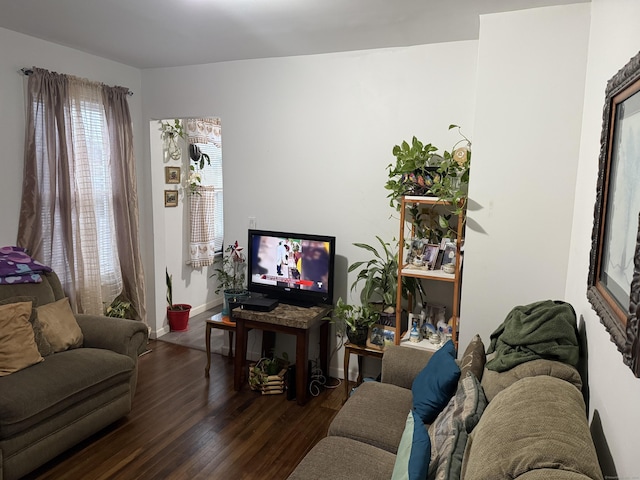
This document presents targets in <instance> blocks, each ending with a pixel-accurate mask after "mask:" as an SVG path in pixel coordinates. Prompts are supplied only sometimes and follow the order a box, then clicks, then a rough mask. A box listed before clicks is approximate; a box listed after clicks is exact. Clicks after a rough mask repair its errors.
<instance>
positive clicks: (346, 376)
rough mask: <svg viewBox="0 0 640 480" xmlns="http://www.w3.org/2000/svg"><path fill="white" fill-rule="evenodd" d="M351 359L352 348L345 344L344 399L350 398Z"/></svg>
mask: <svg viewBox="0 0 640 480" xmlns="http://www.w3.org/2000/svg"><path fill="white" fill-rule="evenodd" d="M349 360H351V349H350V348H349V346H348V345H345V346H344V370H343V371H344V401H345V402H346V401H347V400H348V399H349Z"/></svg>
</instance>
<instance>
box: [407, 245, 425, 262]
mask: <svg viewBox="0 0 640 480" xmlns="http://www.w3.org/2000/svg"><path fill="white" fill-rule="evenodd" d="M426 245H427V241H426V240H425V239H424V238H412V239H411V240H410V241H409V245H408V246H409V248H408V253H407V264H410V265H413V266H415V267H422V266H424V248H425V246H426Z"/></svg>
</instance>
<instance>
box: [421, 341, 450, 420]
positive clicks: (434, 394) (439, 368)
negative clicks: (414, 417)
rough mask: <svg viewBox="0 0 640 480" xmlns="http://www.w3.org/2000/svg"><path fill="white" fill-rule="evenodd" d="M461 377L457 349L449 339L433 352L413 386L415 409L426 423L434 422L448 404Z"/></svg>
mask: <svg viewBox="0 0 640 480" xmlns="http://www.w3.org/2000/svg"><path fill="white" fill-rule="evenodd" d="M459 379H460V367H458V364H457V363H456V349H455V347H454V345H453V342H452V341H451V340H449V341H448V342H447V343H445V344H444V345H443V346H442V347H441V348H440V349H439V350H438V351H437V352H436V353H434V354H433V356H432V357H431V359H430V360H429V362H428V363H427V365H426V366H425V367H424V368H423V369H422V371H421V372H420V373H419V374H418V375H417V376H416V378H415V380H414V381H413V385H412V386H411V392H412V393H413V409H414V410H415V412H416V413H417V414H418V416H419V417H420V418H421V419H422V421H423V422H424V423H427V424H430V423H431V422H433V421H434V420H435V419H436V417H437V416H438V414H439V413H440V412H441V411H442V409H443V408H444V407H446V406H447V402H449V400H450V399H451V397H452V396H453V394H454V393H455V391H456V386H457V384H458V380H459Z"/></svg>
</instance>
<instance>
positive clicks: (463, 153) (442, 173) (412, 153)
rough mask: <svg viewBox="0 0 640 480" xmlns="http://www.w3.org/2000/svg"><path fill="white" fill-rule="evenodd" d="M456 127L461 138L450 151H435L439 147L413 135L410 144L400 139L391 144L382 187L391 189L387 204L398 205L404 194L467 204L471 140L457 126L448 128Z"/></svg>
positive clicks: (456, 203)
mask: <svg viewBox="0 0 640 480" xmlns="http://www.w3.org/2000/svg"><path fill="white" fill-rule="evenodd" d="M453 128H457V129H458V134H459V135H460V136H461V137H462V138H461V139H460V140H458V141H457V142H456V143H455V145H454V146H453V148H452V149H451V151H450V152H449V151H446V150H445V151H444V152H443V154H442V155H439V154H438V153H437V151H438V148H437V147H435V146H434V145H432V144H431V143H428V144H424V143H423V142H421V141H420V140H418V139H417V138H416V137H415V136H414V137H413V138H412V141H411V144H409V143H408V142H406V141H403V142H402V143H401V144H400V145H395V146H394V147H393V150H392V153H393V155H394V156H395V157H396V161H395V163H390V164H389V165H388V166H387V168H388V170H389V179H388V180H387V183H386V184H385V188H386V189H387V190H390V193H389V195H387V198H389V199H390V200H389V204H390V206H392V207H393V206H395V207H396V209H398V208H400V199H401V197H402V196H403V195H429V196H434V197H437V198H438V199H440V200H442V201H445V202H450V203H451V204H452V205H455V206H456V208H458V209H462V208H464V206H465V204H466V198H467V197H466V195H467V188H468V185H469V165H470V163H471V140H469V139H468V138H467V137H466V136H465V135H463V134H462V132H461V130H460V127H459V126H458V125H449V130H451V129H453Z"/></svg>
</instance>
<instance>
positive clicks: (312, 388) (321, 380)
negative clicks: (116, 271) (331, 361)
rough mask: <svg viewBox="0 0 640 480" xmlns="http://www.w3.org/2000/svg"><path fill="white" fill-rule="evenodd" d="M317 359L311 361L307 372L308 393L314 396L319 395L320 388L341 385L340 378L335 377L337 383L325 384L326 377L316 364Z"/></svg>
mask: <svg viewBox="0 0 640 480" xmlns="http://www.w3.org/2000/svg"><path fill="white" fill-rule="evenodd" d="M318 363H319V362H318V360H315V361H314V362H313V366H312V367H311V372H310V374H309V376H310V377H309V378H310V381H309V393H310V394H311V395H313V396H314V397H317V396H318V395H320V392H321V391H322V388H337V387H339V386H340V385H342V380H340V379H337V380H338V383H337V384H335V385H327V378H326V377H325V376H324V374H323V372H322V369H321V368H320V367H319V366H318Z"/></svg>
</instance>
